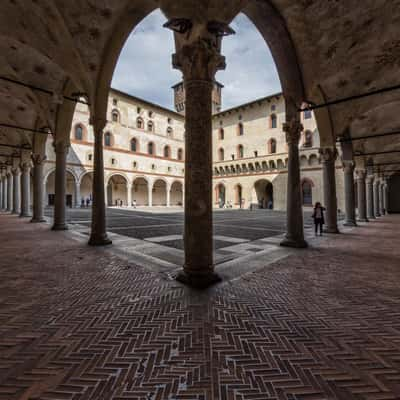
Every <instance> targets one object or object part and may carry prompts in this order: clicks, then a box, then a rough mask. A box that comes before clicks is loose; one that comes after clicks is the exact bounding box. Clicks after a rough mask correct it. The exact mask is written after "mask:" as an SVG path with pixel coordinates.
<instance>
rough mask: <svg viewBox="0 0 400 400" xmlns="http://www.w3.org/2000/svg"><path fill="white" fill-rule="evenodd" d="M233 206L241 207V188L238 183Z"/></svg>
mask: <svg viewBox="0 0 400 400" xmlns="http://www.w3.org/2000/svg"><path fill="white" fill-rule="evenodd" d="M235 205H236V206H237V207H239V208H242V207H243V188H242V185H241V184H239V183H238V184H237V185H236V186H235Z"/></svg>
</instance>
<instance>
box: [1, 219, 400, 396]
mask: <svg viewBox="0 0 400 400" xmlns="http://www.w3.org/2000/svg"><path fill="white" fill-rule="evenodd" d="M221 215H223V213H221ZM0 226H1V229H0V243H2V246H1V258H0V399H1V400H3V399H4V400H17V399H18V400H39V399H40V400H84V399H85V400H87V399H91V400H122V399H130V400H133V399H137V400H139V399H140V400H141V399H143V400H150V399H151V400H156V399H157V400H162V399H166V400H174V399H176V400H177V399H179V400H188V399H193V400H196V399H197V400H200V399H201V400H214V399H224V400H225V399H234V400H244V399H252V400H254V399H259V400H265V399H274V400H278V399H279V400H283V399H284V400H311V399H312V400H328V399H340V400H361V399H362V400H389V399H390V400H395V399H399V398H400V311H399V304H400V262H399V260H400V258H399V248H400V216H388V217H384V218H382V219H379V220H378V221H375V222H372V223H369V224H368V225H367V224H364V225H363V226H361V227H359V228H357V229H353V230H350V231H347V232H346V233H343V234H341V235H327V236H326V237H323V238H319V239H318V243H317V242H314V243H313V245H312V247H311V248H310V249H307V250H296V251H295V253H294V254H292V255H290V254H289V255H286V256H285V257H283V258H280V259H279V260H278V261H277V262H272V263H269V264H268V265H267V262H268V261H269V260H268V259H267V258H265V260H264V261H265V263H264V264H260V265H259V268H258V270H257V271H255V272H253V273H247V274H244V275H241V276H240V277H238V278H236V279H233V280H225V281H224V282H223V283H222V284H220V285H217V286H215V287H213V288H211V289H209V290H208V291H205V292H198V291H193V290H191V289H188V288H187V287H184V286H182V285H181V284H179V283H177V282H175V281H174V280H171V279H170V278H168V276H166V275H165V274H162V273H159V272H156V271H152V270H149V269H147V268H145V267H142V266H140V265H138V263H137V262H136V260H135V259H130V260H129V261H128V260H126V259H125V258H120V257H119V256H117V255H116V254H115V252H113V251H111V250H110V248H109V249H104V248H90V247H88V246H87V245H86V244H85V242H84V241H82V240H81V239H80V238H79V237H78V236H76V235H75V233H74V232H73V231H69V232H52V231H50V230H49V226H48V225H46V224H39V225H36V224H30V223H29V222H28V220H26V219H20V218H18V217H15V216H10V215H5V214H0Z"/></svg>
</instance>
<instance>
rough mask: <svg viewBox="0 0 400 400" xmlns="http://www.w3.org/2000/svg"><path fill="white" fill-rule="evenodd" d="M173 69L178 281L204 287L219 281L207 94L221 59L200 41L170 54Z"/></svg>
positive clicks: (210, 118)
mask: <svg viewBox="0 0 400 400" xmlns="http://www.w3.org/2000/svg"><path fill="white" fill-rule="evenodd" d="M173 64H174V67H175V68H177V69H180V70H181V71H182V73H183V79H184V85H185V92H186V118H185V128H186V135H185V146H186V147H185V153H186V157H185V224H184V247H185V264H184V267H183V268H184V270H183V271H182V272H181V273H180V274H179V275H178V276H177V279H178V280H179V281H181V282H184V283H186V284H189V285H191V286H195V287H199V288H203V287H207V286H209V285H211V284H212V283H214V282H217V281H219V280H220V278H219V276H218V275H217V274H215V272H214V264H213V225H212V90H213V85H214V80H215V74H216V72H217V71H218V70H219V69H224V68H225V58H224V57H222V56H221V55H220V54H219V51H218V49H217V48H216V47H215V46H213V45H212V44H211V43H210V42H209V41H207V40H203V38H201V37H199V38H197V39H195V40H194V41H192V42H190V43H187V44H184V45H183V46H182V47H181V48H180V49H179V50H178V51H177V53H176V54H174V56H173Z"/></svg>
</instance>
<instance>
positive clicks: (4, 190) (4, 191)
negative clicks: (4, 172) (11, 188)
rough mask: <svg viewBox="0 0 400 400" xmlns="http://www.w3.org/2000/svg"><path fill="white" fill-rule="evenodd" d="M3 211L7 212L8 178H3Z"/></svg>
mask: <svg viewBox="0 0 400 400" xmlns="http://www.w3.org/2000/svg"><path fill="white" fill-rule="evenodd" d="M2 185H3V210H7V198H8V196H7V177H6V176H4V177H3V184H2Z"/></svg>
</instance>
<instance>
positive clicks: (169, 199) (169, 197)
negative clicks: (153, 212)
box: [166, 184, 171, 207]
mask: <svg viewBox="0 0 400 400" xmlns="http://www.w3.org/2000/svg"><path fill="white" fill-rule="evenodd" d="M166 189H167V207H171V185H170V184H168V185H167V188H166Z"/></svg>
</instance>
